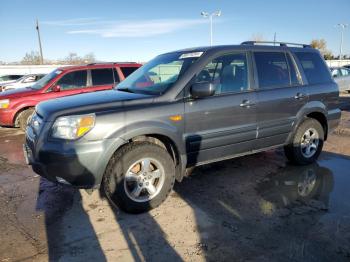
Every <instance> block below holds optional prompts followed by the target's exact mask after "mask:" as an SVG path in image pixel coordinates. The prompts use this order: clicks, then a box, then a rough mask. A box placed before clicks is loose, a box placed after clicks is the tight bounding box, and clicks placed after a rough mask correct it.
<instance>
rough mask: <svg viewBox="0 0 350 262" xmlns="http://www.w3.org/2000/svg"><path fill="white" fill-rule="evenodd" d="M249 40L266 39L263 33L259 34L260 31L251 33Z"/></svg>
mask: <svg viewBox="0 0 350 262" xmlns="http://www.w3.org/2000/svg"><path fill="white" fill-rule="evenodd" d="M250 40H251V41H266V40H265V37H264V35H263V34H260V33H257V34H253V35H252V36H251V37H250Z"/></svg>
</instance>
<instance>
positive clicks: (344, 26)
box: [336, 23, 348, 60]
mask: <svg viewBox="0 0 350 262" xmlns="http://www.w3.org/2000/svg"><path fill="white" fill-rule="evenodd" d="M336 26H338V27H340V54H339V60H342V59H343V41H344V30H345V28H347V27H348V24H343V23H339V24H337V25H336Z"/></svg>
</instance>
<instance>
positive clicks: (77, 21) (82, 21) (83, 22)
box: [41, 17, 106, 26]
mask: <svg viewBox="0 0 350 262" xmlns="http://www.w3.org/2000/svg"><path fill="white" fill-rule="evenodd" d="M100 23H106V22H105V21H101V20H100V18H99V17H90V18H74V19H65V20H55V21H42V22H41V24H43V25H50V26H87V25H97V24H100Z"/></svg>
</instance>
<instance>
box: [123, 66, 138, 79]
mask: <svg viewBox="0 0 350 262" xmlns="http://www.w3.org/2000/svg"><path fill="white" fill-rule="evenodd" d="M136 69H138V67H121V68H120V70H122V73H123V75H124V77H125V78H127V77H128V76H129V75H131V74H132V73H133V72H134V71H136Z"/></svg>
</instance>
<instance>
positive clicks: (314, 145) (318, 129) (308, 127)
mask: <svg viewBox="0 0 350 262" xmlns="http://www.w3.org/2000/svg"><path fill="white" fill-rule="evenodd" d="M323 141H324V130H323V127H322V126H321V124H320V122H318V121H317V120H315V119H312V118H306V119H305V120H304V122H302V123H301V125H300V126H299V127H298V128H297V130H296V132H295V134H294V137H293V140H292V143H291V144H289V145H287V146H285V147H284V152H285V154H286V157H287V158H288V160H289V161H291V162H292V163H294V164H298V165H307V164H310V163H313V162H315V161H316V159H317V158H318V156H319V155H320V153H321V151H322V147H323Z"/></svg>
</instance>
